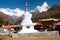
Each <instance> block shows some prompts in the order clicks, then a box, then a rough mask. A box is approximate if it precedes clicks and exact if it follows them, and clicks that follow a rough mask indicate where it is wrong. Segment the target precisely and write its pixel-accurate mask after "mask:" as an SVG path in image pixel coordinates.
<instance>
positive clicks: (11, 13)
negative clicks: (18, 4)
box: [0, 8, 24, 17]
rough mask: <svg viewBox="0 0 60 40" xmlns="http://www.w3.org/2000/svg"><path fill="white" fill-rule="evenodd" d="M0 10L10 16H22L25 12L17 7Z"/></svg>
mask: <svg viewBox="0 0 60 40" xmlns="http://www.w3.org/2000/svg"><path fill="white" fill-rule="evenodd" d="M0 11H1V12H2V13H4V14H7V15H9V16H16V17H20V16H22V14H24V11H23V10H21V9H19V8H16V9H9V8H0Z"/></svg>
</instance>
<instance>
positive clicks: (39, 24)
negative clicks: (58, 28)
mask: <svg viewBox="0 0 60 40" xmlns="http://www.w3.org/2000/svg"><path fill="white" fill-rule="evenodd" d="M35 25H36V26H43V24H42V23H41V22H36V23H35Z"/></svg>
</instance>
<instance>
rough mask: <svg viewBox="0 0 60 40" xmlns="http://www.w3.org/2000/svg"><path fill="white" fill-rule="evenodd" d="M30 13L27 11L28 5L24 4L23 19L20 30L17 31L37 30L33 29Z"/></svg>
mask: <svg viewBox="0 0 60 40" xmlns="http://www.w3.org/2000/svg"><path fill="white" fill-rule="evenodd" d="M31 17H32V14H30V13H29V12H28V5H27V3H26V5H25V13H24V15H23V20H22V22H21V26H22V30H20V31H19V32H18V33H37V32H38V31H37V30H35V29H34V23H33V22H32V20H31Z"/></svg>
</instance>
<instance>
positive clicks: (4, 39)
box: [0, 36, 60, 40]
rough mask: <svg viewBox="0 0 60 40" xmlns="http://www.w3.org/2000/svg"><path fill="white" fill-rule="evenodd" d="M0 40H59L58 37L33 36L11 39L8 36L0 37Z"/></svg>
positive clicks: (59, 37)
mask: <svg viewBox="0 0 60 40" xmlns="http://www.w3.org/2000/svg"><path fill="white" fill-rule="evenodd" d="M0 40H60V36H50V37H49V36H35V37H32V36H31V37H19V38H11V37H9V36H0Z"/></svg>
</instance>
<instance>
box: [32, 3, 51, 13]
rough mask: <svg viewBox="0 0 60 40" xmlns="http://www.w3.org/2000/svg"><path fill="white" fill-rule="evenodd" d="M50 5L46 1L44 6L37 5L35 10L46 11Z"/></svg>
mask: <svg viewBox="0 0 60 40" xmlns="http://www.w3.org/2000/svg"><path fill="white" fill-rule="evenodd" d="M49 8H50V7H49V6H48V4H47V2H44V3H43V5H42V6H39V5H38V6H37V7H36V8H35V10H34V11H33V12H36V11H38V12H40V13H42V12H46V11H47V10H48V9H49Z"/></svg>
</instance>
